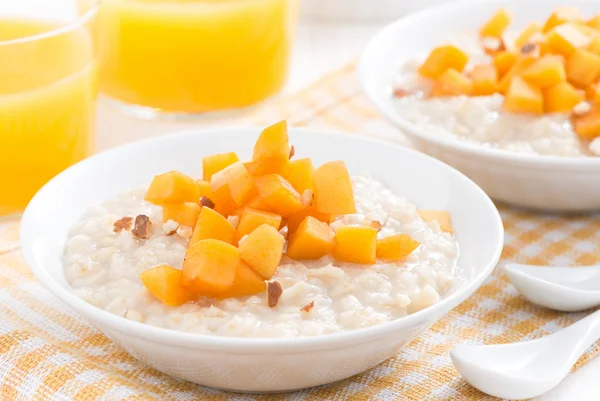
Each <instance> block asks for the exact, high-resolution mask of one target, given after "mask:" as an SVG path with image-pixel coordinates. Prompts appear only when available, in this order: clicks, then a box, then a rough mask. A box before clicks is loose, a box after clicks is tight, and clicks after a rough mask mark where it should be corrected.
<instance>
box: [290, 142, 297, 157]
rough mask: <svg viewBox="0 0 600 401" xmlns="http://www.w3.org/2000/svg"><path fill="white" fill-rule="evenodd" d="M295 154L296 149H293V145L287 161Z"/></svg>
mask: <svg viewBox="0 0 600 401" xmlns="http://www.w3.org/2000/svg"><path fill="white" fill-rule="evenodd" d="M295 154H296V148H295V147H294V145H292V147H291V148H290V157H289V159H290V160H291V159H292V157H294V155H295Z"/></svg>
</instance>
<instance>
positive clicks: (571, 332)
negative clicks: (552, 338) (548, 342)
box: [560, 310, 600, 365]
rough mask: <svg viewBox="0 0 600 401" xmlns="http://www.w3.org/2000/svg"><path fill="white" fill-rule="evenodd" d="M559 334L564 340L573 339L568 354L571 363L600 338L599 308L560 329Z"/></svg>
mask: <svg viewBox="0 0 600 401" xmlns="http://www.w3.org/2000/svg"><path fill="white" fill-rule="evenodd" d="M560 334H561V337H563V338H565V341H569V340H570V341H573V340H575V342H574V344H573V351H572V352H571V355H570V362H571V365H573V364H575V362H577V360H578V359H579V358H580V357H581V356H582V355H583V354H584V353H585V351H587V349H588V348H589V347H590V346H591V345H592V344H594V343H595V342H596V341H598V340H599V339H600V310H597V311H596V312H594V313H592V314H590V315H589V316H586V317H584V318H583V319H581V320H579V321H578V322H576V323H574V324H572V325H570V326H569V327H567V328H566V329H564V330H562V331H560ZM570 341H569V342H570Z"/></svg>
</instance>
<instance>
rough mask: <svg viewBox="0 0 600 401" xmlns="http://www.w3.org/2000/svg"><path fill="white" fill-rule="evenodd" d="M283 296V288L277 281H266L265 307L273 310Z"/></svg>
mask: <svg viewBox="0 0 600 401" xmlns="http://www.w3.org/2000/svg"><path fill="white" fill-rule="evenodd" d="M281 294H283V287H282V286H281V284H280V283H279V282H278V281H267V305H269V308H274V307H275V306H276V305H277V302H278V301H279V297H281Z"/></svg>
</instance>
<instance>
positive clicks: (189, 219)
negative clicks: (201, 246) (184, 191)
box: [163, 202, 200, 228]
mask: <svg viewBox="0 0 600 401" xmlns="http://www.w3.org/2000/svg"><path fill="white" fill-rule="evenodd" d="M199 214H200V205H199V204H197V203H195V202H179V203H165V204H164V205H163V221H165V222H166V221H169V220H174V221H176V222H177V223H179V224H180V225H182V226H188V227H192V228H193V227H194V226H195V225H196V220H198V215H199Z"/></svg>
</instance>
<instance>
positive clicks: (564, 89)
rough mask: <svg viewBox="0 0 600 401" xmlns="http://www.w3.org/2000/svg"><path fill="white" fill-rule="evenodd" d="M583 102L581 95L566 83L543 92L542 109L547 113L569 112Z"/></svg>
mask: <svg viewBox="0 0 600 401" xmlns="http://www.w3.org/2000/svg"><path fill="white" fill-rule="evenodd" d="M583 100H585V99H584V96H583V94H582V93H581V92H580V91H578V90H577V89H576V88H575V87H573V85H571V84H570V83H568V82H566V81H564V82H561V83H559V84H556V85H554V86H551V87H549V88H546V89H545V90H544V108H545V111H546V112H547V113H562V112H569V111H571V110H572V109H573V107H575V106H576V105H577V104H579V103H580V102H582V101H583Z"/></svg>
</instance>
